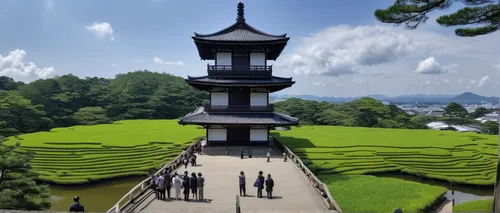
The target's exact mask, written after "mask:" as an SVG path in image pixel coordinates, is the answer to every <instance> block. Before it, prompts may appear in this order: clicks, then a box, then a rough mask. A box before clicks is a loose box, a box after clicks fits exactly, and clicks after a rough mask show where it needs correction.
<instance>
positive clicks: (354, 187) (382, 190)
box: [319, 175, 447, 212]
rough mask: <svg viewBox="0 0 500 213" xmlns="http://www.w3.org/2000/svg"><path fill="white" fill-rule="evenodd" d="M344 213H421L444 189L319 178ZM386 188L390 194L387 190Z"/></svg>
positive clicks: (400, 182)
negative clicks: (398, 212)
mask: <svg viewBox="0 0 500 213" xmlns="http://www.w3.org/2000/svg"><path fill="white" fill-rule="evenodd" d="M319 178H320V179H321V180H322V181H323V182H324V183H325V184H326V185H327V186H328V189H329V190H330V192H331V193H332V196H334V198H335V200H336V201H337V202H338V203H339V205H340V208H342V211H343V212H391V211H393V210H395V209H396V208H401V209H402V210H403V212H420V211H422V210H424V208H425V207H426V206H428V205H429V204H431V203H433V202H434V201H435V200H436V199H437V198H439V197H441V196H443V194H445V193H446V191H447V189H446V188H444V187H439V186H431V185H427V184H420V183H415V182H408V181H404V180H399V179H395V178H377V177H374V176H370V175H329V176H319ZM388 189H389V191H388Z"/></svg>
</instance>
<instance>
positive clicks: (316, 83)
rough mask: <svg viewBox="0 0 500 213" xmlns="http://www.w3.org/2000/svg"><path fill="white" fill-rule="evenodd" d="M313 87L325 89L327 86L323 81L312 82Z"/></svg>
mask: <svg viewBox="0 0 500 213" xmlns="http://www.w3.org/2000/svg"><path fill="white" fill-rule="evenodd" d="M314 86H317V87H326V86H327V85H326V83H325V82H323V81H317V82H314Z"/></svg>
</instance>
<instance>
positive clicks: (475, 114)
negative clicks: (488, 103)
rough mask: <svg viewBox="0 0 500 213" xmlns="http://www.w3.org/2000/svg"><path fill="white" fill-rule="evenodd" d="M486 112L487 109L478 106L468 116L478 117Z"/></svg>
mask: <svg viewBox="0 0 500 213" xmlns="http://www.w3.org/2000/svg"><path fill="white" fill-rule="evenodd" d="M488 112H489V111H488V109H486V108H484V107H479V108H477V109H476V110H474V112H472V113H470V114H469V116H470V117H472V118H479V117H483V116H484V115H486V114H488Z"/></svg>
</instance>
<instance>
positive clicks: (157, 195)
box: [154, 175, 160, 199]
mask: <svg viewBox="0 0 500 213" xmlns="http://www.w3.org/2000/svg"><path fill="white" fill-rule="evenodd" d="M154 181H155V195H156V199H160V191H159V190H158V175H155V179H154Z"/></svg>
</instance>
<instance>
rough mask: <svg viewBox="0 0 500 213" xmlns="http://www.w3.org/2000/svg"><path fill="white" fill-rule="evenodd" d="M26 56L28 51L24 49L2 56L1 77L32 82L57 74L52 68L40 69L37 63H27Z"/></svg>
mask: <svg viewBox="0 0 500 213" xmlns="http://www.w3.org/2000/svg"><path fill="white" fill-rule="evenodd" d="M26 56H27V54H26V51H24V50H23V49H16V50H13V51H11V52H9V54H8V55H6V56H2V55H0V75H4V76H8V77H11V78H13V79H16V80H21V81H32V80H35V79H39V78H47V77H50V76H52V75H53V74H54V73H55V72H56V70H55V69H54V67H52V66H50V67H43V68H39V67H37V66H36V64H35V63H33V62H28V61H25V58H26Z"/></svg>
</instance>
